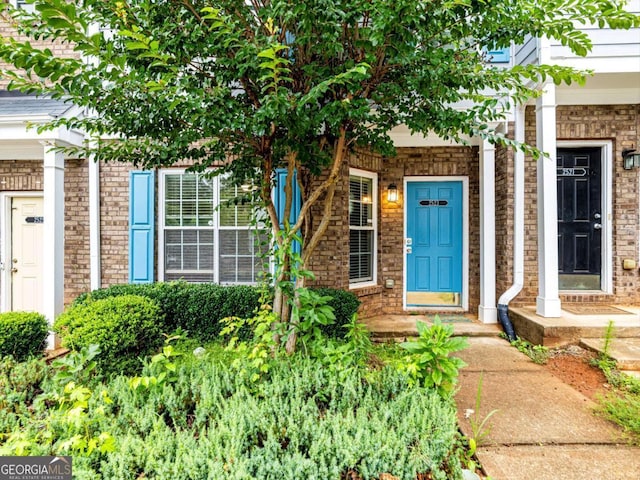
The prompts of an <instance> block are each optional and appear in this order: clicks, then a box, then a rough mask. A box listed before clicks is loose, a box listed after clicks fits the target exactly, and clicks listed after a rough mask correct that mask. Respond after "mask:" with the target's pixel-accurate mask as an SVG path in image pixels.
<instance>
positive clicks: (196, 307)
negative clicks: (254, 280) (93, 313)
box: [74, 282, 260, 341]
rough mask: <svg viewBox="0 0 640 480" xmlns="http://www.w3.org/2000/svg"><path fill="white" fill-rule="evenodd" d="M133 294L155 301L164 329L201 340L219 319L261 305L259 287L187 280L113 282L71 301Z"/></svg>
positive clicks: (215, 331) (248, 314)
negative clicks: (121, 283) (183, 333)
mask: <svg viewBox="0 0 640 480" xmlns="http://www.w3.org/2000/svg"><path fill="white" fill-rule="evenodd" d="M132 294H133V295H142V296H144V297H147V298H150V299H151V300H154V301H155V302H156V303H157V304H158V306H159V307H160V310H161V312H162V314H163V317H164V322H163V323H162V325H161V330H162V331H163V332H164V333H172V332H174V331H175V330H177V329H183V330H187V331H188V333H189V335H190V336H193V337H195V338H198V339H200V340H202V341H207V340H212V339H215V338H217V336H218V334H219V333H220V330H221V329H222V327H223V325H221V324H220V320H221V319H223V318H226V317H231V316H236V317H243V318H248V317H251V316H253V315H254V314H255V312H256V311H257V310H258V308H259V307H260V290H259V289H258V288H257V287H251V286H247V285H237V286H235V285H234V286H221V285H216V284H212V283H186V282H166V283H163V282H158V283H153V284H124V285H113V286H111V287H108V288H102V289H99V290H94V291H93V292H90V293H85V294H82V295H80V296H79V297H78V298H77V299H76V300H75V302H74V305H78V304H83V303H86V302H87V301H91V300H97V299H102V298H110V297H117V296H120V295H132ZM242 336H243V338H249V337H250V332H248V331H243V332H242Z"/></svg>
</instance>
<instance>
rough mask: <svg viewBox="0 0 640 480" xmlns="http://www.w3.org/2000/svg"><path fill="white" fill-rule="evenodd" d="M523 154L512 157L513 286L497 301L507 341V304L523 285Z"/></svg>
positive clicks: (518, 125) (518, 119)
mask: <svg viewBox="0 0 640 480" xmlns="http://www.w3.org/2000/svg"><path fill="white" fill-rule="evenodd" d="M524 113H525V107H524V105H518V106H517V107H516V111H515V133H514V136H515V141H516V142H518V143H524ZM524 160H525V158H524V152H522V151H520V150H516V151H515V152H514V155H513V165H514V171H513V185H514V193H513V285H511V287H509V289H508V290H507V291H506V292H504V293H503V294H502V295H501V296H500V298H499V299H498V320H499V321H500V324H501V325H502V328H503V330H504V332H505V333H506V335H507V337H508V338H509V341H511V342H513V341H514V340H516V338H517V337H516V334H515V331H514V329H513V324H512V323H511V320H510V319H509V302H510V301H511V300H513V299H514V298H515V297H516V295H518V293H520V291H521V290H522V287H523V285H524Z"/></svg>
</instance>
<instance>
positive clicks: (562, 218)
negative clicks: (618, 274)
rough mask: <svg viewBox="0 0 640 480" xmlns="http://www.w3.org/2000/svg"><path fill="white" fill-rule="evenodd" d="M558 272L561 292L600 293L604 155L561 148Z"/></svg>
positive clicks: (584, 150) (558, 174) (598, 151)
mask: <svg viewBox="0 0 640 480" xmlns="http://www.w3.org/2000/svg"><path fill="white" fill-rule="evenodd" d="M557 155H558V163H557V167H558V171H557V176H558V264H559V265H558V270H559V274H560V278H559V286H560V289H561V290H600V288H601V283H600V274H601V263H602V223H603V218H602V180H601V170H602V158H601V157H602V151H601V149H600V148H598V147H590V148H559V149H558V151H557Z"/></svg>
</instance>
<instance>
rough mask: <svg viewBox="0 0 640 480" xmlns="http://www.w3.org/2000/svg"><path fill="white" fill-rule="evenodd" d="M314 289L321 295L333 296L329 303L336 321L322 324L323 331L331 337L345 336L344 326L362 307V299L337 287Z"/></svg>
mask: <svg viewBox="0 0 640 480" xmlns="http://www.w3.org/2000/svg"><path fill="white" fill-rule="evenodd" d="M312 290H313V291H315V292H316V293H318V294H320V295H321V296H323V297H325V296H327V297H331V300H329V302H328V303H327V305H329V306H330V307H331V308H333V313H334V315H335V316H336V321H335V323H332V324H330V325H322V326H321V327H320V330H321V331H322V333H324V334H325V335H327V336H328V337H331V338H340V339H342V338H345V334H346V333H347V330H346V329H345V328H344V327H345V325H348V324H349V323H350V322H351V317H353V314H354V313H356V312H357V311H358V307H360V303H361V302H360V300H358V297H357V296H356V295H355V294H354V293H352V292H348V291H346V290H338V289H336V288H324V287H322V288H313V289H312Z"/></svg>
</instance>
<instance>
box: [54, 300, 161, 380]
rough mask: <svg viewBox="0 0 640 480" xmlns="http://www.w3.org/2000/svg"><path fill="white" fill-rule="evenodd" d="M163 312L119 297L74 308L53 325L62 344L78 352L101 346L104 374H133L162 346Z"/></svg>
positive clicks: (147, 303) (151, 304)
mask: <svg viewBox="0 0 640 480" xmlns="http://www.w3.org/2000/svg"><path fill="white" fill-rule="evenodd" d="M162 323H163V322H162V313H161V311H160V308H159V307H158V306H157V305H156V304H155V302H153V301H152V300H150V299H148V298H145V297H142V296H139V295H122V296H119V297H111V298H103V299H100V300H95V301H89V300H88V301H86V302H85V303H79V304H76V305H73V306H72V307H71V308H69V309H68V310H67V311H66V312H64V313H63V314H61V315H60V316H59V317H58V318H57V320H56V322H55V323H54V330H55V331H56V332H57V333H58V334H60V336H61V337H62V345H63V346H65V347H68V348H70V349H72V350H77V351H79V350H81V349H82V348H83V347H87V348H88V347H89V346H90V345H91V344H97V345H100V349H101V351H102V353H101V354H100V355H98V356H97V357H96V362H97V365H98V368H99V369H100V371H102V372H103V373H113V372H132V371H135V370H136V369H137V368H138V367H139V366H140V364H139V360H138V357H141V356H144V355H146V354H148V353H150V352H151V351H153V350H154V349H155V348H156V347H158V346H159V345H160V344H161V343H162V336H161V327H160V326H161V325H162Z"/></svg>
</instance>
